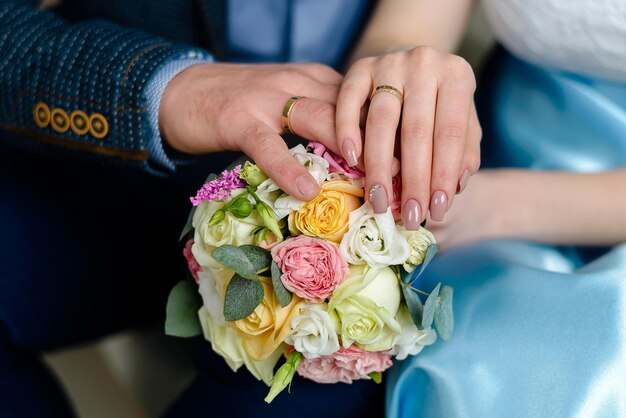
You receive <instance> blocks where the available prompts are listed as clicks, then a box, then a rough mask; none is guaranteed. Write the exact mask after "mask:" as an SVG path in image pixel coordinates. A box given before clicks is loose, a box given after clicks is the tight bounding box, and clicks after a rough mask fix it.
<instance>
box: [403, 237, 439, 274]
mask: <svg viewBox="0 0 626 418" xmlns="http://www.w3.org/2000/svg"><path fill="white" fill-rule="evenodd" d="M399 228H400V232H401V234H402V235H404V237H405V238H406V240H407V242H408V244H409V249H410V253H409V257H408V258H407V259H406V261H405V262H404V264H403V265H402V267H404V269H405V270H406V271H407V272H409V273H411V272H412V271H413V270H415V267H417V266H419V265H420V264H422V262H423V261H424V255H426V250H428V247H430V246H431V245H432V244H435V243H436V242H437V241H436V240H435V236H434V235H433V234H432V232H430V231H429V230H428V229H426V228H423V227H420V229H418V230H417V231H407V230H406V229H405V228H404V227H403V226H402V227H399Z"/></svg>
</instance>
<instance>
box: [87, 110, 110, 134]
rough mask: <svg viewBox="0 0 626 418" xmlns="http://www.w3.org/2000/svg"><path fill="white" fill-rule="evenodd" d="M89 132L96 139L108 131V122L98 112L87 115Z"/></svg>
mask: <svg viewBox="0 0 626 418" xmlns="http://www.w3.org/2000/svg"><path fill="white" fill-rule="evenodd" d="M89 133H90V134H91V135H92V136H93V137H94V138H96V139H102V138H104V137H105V136H107V134H108V133H109V123H108V122H107V120H106V118H105V117H104V116H102V115H101V114H100V113H93V114H92V115H91V116H89Z"/></svg>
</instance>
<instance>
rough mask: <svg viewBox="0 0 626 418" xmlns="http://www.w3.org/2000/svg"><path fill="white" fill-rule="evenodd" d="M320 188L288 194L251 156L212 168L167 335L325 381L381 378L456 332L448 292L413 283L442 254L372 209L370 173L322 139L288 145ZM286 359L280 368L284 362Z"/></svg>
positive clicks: (266, 372) (264, 370) (229, 357)
mask: <svg viewBox="0 0 626 418" xmlns="http://www.w3.org/2000/svg"><path fill="white" fill-rule="evenodd" d="M291 154H292V155H293V157H294V158H295V159H296V160H297V161H298V162H299V163H301V164H302V165H303V166H304V167H305V168H306V169H307V170H308V172H309V173H310V174H311V175H312V176H313V178H315V179H316V180H317V182H318V183H319V185H320V193H319V195H318V196H317V197H316V198H315V199H313V200H312V201H310V202H303V201H300V200H298V199H296V198H294V197H292V196H289V195H287V194H286V193H284V192H283V191H282V190H280V189H279V187H278V186H277V185H276V183H274V181H273V180H272V179H271V178H268V177H267V176H266V175H265V173H264V172H263V171H262V170H261V169H260V168H259V167H258V166H257V165H255V164H254V163H253V162H250V161H245V162H242V163H241V164H236V165H234V167H233V168H232V169H230V170H226V171H224V172H223V173H221V175H220V176H216V175H211V176H210V177H209V178H208V179H207V182H206V184H204V185H203V186H202V188H201V189H200V190H198V193H197V194H196V196H195V197H192V198H191V202H192V203H193V205H194V209H193V210H192V213H191V215H190V220H189V221H188V224H187V226H186V228H185V230H184V231H183V234H182V239H186V238H187V237H191V235H193V238H191V239H189V240H188V241H187V244H186V246H185V249H184V255H185V257H186V258H187V261H188V264H189V270H190V273H191V276H192V277H193V279H194V280H193V281H192V280H187V281H183V282H181V283H179V284H178V285H177V286H176V287H175V288H174V289H173V290H172V292H171V294H170V297H169V300H168V306H167V320H166V332H167V333H168V334H170V335H175V336H180V337H191V336H195V335H200V334H203V335H204V338H205V339H207V340H208V341H210V342H211V345H212V348H213V350H214V351H215V352H216V353H218V354H219V355H220V356H222V357H223V358H224V360H225V361H226V362H227V363H228V365H229V366H230V367H231V368H232V369H233V371H236V370H237V369H239V368H240V367H242V366H245V367H246V368H247V369H248V370H249V371H250V373H252V374H253V375H254V376H255V377H256V378H257V379H259V380H262V381H264V382H265V383H266V384H267V385H268V386H270V389H269V394H268V395H267V398H266V399H265V400H266V402H271V401H272V399H274V398H275V397H276V396H277V395H278V394H279V393H280V392H281V391H282V390H283V389H285V388H286V387H288V386H290V384H291V381H292V379H293V376H294V375H295V373H298V374H299V375H300V376H302V377H304V378H307V379H311V380H313V381H315V382H319V383H338V382H343V383H351V382H352V381H353V380H357V379H372V380H373V381H375V382H377V383H380V381H381V379H382V372H383V371H385V370H386V369H388V368H389V367H391V365H392V363H393V361H392V359H393V358H395V359H398V360H402V359H404V358H406V357H407V356H410V355H417V354H418V353H419V352H420V351H421V350H422V348H423V347H424V346H426V345H430V344H433V343H434V342H435V340H436V339H437V334H439V336H440V337H441V338H442V339H444V340H447V339H449V338H451V335H452V329H453V315H452V293H453V292H452V288H451V287H449V286H443V287H442V286H441V284H438V285H437V286H436V287H435V288H434V289H428V290H429V292H428V293H427V292H426V291H425V290H424V289H418V288H417V282H418V279H419V277H420V275H421V274H422V273H423V271H424V269H425V268H426V266H427V264H428V263H429V261H430V260H431V259H432V258H433V256H434V255H435V253H436V252H437V250H438V247H437V245H436V243H435V238H434V237H433V235H432V234H431V233H430V232H429V231H428V230H426V229H425V228H424V226H423V225H422V227H421V228H420V229H419V230H418V231H408V230H406V229H405V228H404V226H403V225H402V222H401V221H399V218H400V216H399V206H400V203H399V194H400V193H399V184H400V181H399V179H397V178H394V189H395V193H394V204H393V205H392V206H391V207H390V208H389V209H388V210H387V212H386V213H383V214H375V213H374V212H373V210H372V207H371V205H370V204H369V202H366V201H365V200H364V191H363V185H364V179H363V176H364V174H363V173H362V172H361V171H359V170H358V169H356V168H351V167H349V166H348V165H347V164H346V162H345V161H344V160H343V159H342V158H340V157H339V156H337V155H334V154H333V153H332V152H330V151H329V150H327V149H326V148H325V147H324V146H323V145H321V144H317V143H311V144H309V145H308V147H307V148H305V147H304V146H303V145H298V146H296V147H294V148H292V149H291ZM281 359H285V361H284V363H283V364H282V365H281V366H280V367H279V368H278V369H277V370H276V372H275V373H274V370H275V369H276V366H277V364H278V363H279V362H280V361H281Z"/></svg>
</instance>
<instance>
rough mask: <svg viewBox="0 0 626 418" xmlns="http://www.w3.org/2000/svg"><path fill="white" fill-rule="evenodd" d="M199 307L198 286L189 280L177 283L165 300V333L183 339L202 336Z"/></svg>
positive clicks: (200, 304)
mask: <svg viewBox="0 0 626 418" xmlns="http://www.w3.org/2000/svg"><path fill="white" fill-rule="evenodd" d="M201 306H202V298H201V297H200V294H199V293H198V286H197V285H196V284H195V283H193V282H192V281H190V280H185V281H183V282H180V283H178V284H177V285H176V286H174V288H173V289H172V291H171V292H170V295H169V297H168V298H167V308H166V314H167V316H166V319H165V333H166V334H167V335H172V336H174V337H184V338H187V337H195V336H196V335H200V334H202V327H201V326H200V319H199V318H198V309H200V307H201Z"/></svg>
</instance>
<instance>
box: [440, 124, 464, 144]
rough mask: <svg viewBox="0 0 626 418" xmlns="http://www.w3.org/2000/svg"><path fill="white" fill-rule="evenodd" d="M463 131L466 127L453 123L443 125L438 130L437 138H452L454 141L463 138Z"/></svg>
mask: <svg viewBox="0 0 626 418" xmlns="http://www.w3.org/2000/svg"><path fill="white" fill-rule="evenodd" d="M465 131H466V129H465V128H464V127H463V126H461V125H454V124H450V125H445V126H443V127H442V128H441V129H440V130H439V132H438V135H437V139H438V140H442V139H445V140H454V141H461V140H465Z"/></svg>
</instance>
